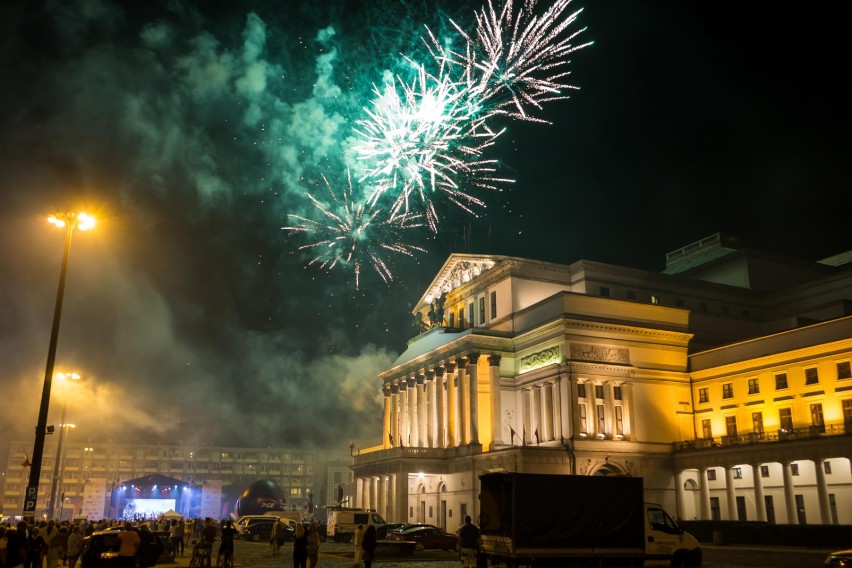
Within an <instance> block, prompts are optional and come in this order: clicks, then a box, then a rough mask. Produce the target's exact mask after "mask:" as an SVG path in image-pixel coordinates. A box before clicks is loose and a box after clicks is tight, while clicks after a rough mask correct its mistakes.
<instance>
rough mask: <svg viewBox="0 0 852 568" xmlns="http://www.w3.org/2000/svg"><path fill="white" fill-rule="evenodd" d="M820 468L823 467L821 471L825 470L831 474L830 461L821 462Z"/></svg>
mask: <svg viewBox="0 0 852 568" xmlns="http://www.w3.org/2000/svg"><path fill="white" fill-rule="evenodd" d="M822 469H823V471H825V473H826V474H827V475H831V462H830V461H824V462H822Z"/></svg>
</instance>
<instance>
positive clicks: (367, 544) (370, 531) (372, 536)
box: [361, 525, 376, 568]
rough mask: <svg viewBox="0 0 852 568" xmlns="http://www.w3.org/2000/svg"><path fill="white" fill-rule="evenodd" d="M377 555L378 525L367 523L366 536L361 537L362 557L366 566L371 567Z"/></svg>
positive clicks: (366, 567)
mask: <svg viewBox="0 0 852 568" xmlns="http://www.w3.org/2000/svg"><path fill="white" fill-rule="evenodd" d="M375 556H376V525H367V528H366V529H364V536H363V537H362V538H361V558H362V559H363V560H364V568H371V567H372V566H373V560H374V558H375Z"/></svg>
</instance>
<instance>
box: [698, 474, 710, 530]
mask: <svg viewBox="0 0 852 568" xmlns="http://www.w3.org/2000/svg"><path fill="white" fill-rule="evenodd" d="M698 481H699V483H701V486H700V487H699V490H700V492H701V519H702V520H710V518H711V515H710V482H709V481H707V468H706V467H702V468H699V469H698Z"/></svg>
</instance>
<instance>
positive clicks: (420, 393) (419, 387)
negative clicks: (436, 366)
mask: <svg viewBox="0 0 852 568" xmlns="http://www.w3.org/2000/svg"><path fill="white" fill-rule="evenodd" d="M415 381H416V382H417V384H416V385H415V390H416V391H417V445H418V447H421V448H426V447H428V444H427V443H426V376H425V375H423V373H417V376H416V377H415Z"/></svg>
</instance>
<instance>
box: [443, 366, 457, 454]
mask: <svg viewBox="0 0 852 568" xmlns="http://www.w3.org/2000/svg"><path fill="white" fill-rule="evenodd" d="M446 369H447V447H448V448H452V447H454V446H456V445H458V436H457V434H456V428H457V425H458V422H457V421H456V415H457V414H458V411H457V409H456V407H457V406H458V400H457V397H456V364H455V363H454V362H448V363H447V366H446Z"/></svg>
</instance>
